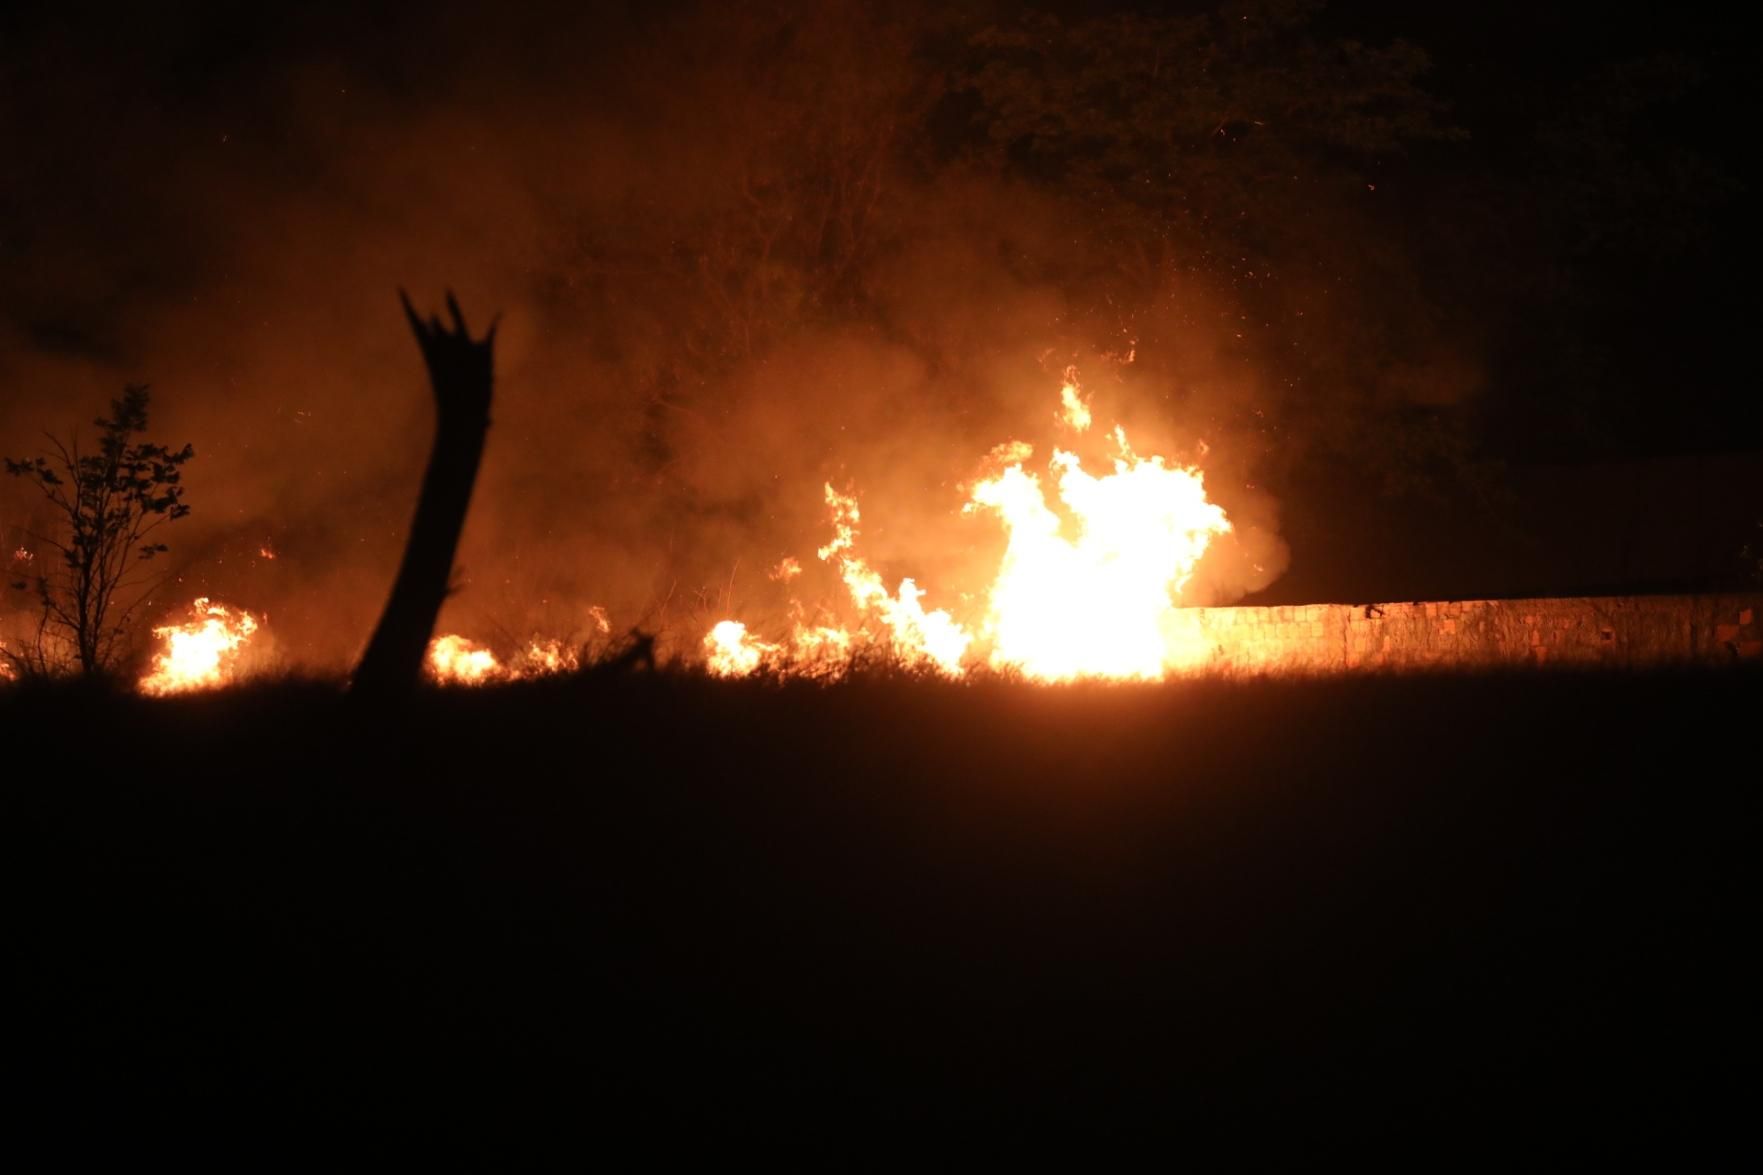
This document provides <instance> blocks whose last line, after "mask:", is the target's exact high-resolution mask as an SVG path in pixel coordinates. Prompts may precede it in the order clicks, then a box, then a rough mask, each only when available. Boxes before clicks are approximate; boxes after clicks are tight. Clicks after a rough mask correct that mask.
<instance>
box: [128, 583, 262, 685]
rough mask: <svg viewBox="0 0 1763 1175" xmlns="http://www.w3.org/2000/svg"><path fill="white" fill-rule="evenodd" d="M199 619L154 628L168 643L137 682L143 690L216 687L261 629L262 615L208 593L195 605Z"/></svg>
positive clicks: (193, 611) (230, 674) (155, 634)
mask: <svg viewBox="0 0 1763 1175" xmlns="http://www.w3.org/2000/svg"><path fill="white" fill-rule="evenodd" d="M190 611H191V612H192V614H193V615H194V617H195V619H193V620H191V621H189V622H188V623H186V624H166V625H161V626H160V627H158V628H155V629H154V630H153V635H154V636H156V637H158V638H159V639H160V641H161V642H162V643H163V648H162V649H161V650H160V652H159V653H158V654H156V655H155V656H154V658H153V670H152V672H150V673H148V674H147V675H146V676H145V677H143V678H141V680H140V681H139V682H137V683H136V684H137V687H138V688H139V689H140V690H141V692H142V693H148V694H173V693H183V692H185V691H188V690H199V689H212V688H214V687H215V686H218V685H223V684H225V683H226V682H227V681H229V680H230V679H231V678H232V676H233V669H234V666H235V663H236V662H237V660H238V657H239V652H240V650H241V649H242V648H243V647H244V645H245V643H246V642H247V641H249V640H250V639H251V636H252V634H253V633H255V632H256V631H257V619H256V617H254V616H252V615H251V614H250V613H249V612H239V613H237V614H236V615H235V614H234V613H232V612H230V611H228V610H227V608H226V607H224V606H223V605H220V604H213V603H210V602H209V601H208V599H207V598H206V597H204V598H202V599H199V600H197V601H196V602H195V603H194V604H192V605H190Z"/></svg>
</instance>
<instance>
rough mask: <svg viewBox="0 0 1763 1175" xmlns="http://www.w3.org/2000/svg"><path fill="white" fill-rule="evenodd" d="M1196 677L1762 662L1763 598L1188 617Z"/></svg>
mask: <svg viewBox="0 0 1763 1175" xmlns="http://www.w3.org/2000/svg"><path fill="white" fill-rule="evenodd" d="M1177 616H1178V619H1177V620H1176V621H1175V629H1174V631H1172V632H1171V634H1170V635H1171V637H1172V639H1173V640H1174V641H1175V647H1176V648H1178V649H1180V650H1182V652H1183V654H1184V656H1185V660H1186V663H1187V664H1188V665H1189V666H1190V667H1193V668H1207V669H1226V670H1242V671H1248V672H1257V671H1262V670H1269V671H1272V670H1278V671H1289V670H1300V671H1314V672H1330V673H1338V672H1341V671H1344V670H1376V669H1419V668H1445V667H1452V666H1465V665H1466V666H1491V665H1515V664H1530V665H1552V664H1575V665H1613V666H1645V665H1668V664H1686V663H1703V664H1710V663H1727V662H1735V661H1758V660H1763V592H1757V593H1747V594H1741V595H1719V596H1712V595H1710V596H1592V597H1582V598H1564V599H1534V600H1433V601H1425V602H1418V603H1409V604H1307V605H1298V606H1291V607H1277V608H1184V609H1181V610H1179V612H1178V613H1177Z"/></svg>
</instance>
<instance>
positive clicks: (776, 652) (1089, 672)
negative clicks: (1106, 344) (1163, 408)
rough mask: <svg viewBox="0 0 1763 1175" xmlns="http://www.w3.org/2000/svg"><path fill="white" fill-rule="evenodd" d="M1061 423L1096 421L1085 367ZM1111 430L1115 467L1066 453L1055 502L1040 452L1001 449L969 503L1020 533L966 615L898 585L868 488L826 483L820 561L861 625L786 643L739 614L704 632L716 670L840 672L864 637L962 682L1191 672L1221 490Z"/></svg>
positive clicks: (798, 629) (1013, 446)
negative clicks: (881, 549)
mask: <svg viewBox="0 0 1763 1175" xmlns="http://www.w3.org/2000/svg"><path fill="white" fill-rule="evenodd" d="M1057 419H1058V420H1059V422H1060V423H1061V424H1063V425H1064V426H1065V427H1067V428H1069V429H1071V430H1072V431H1074V432H1079V433H1081V432H1083V431H1085V430H1086V429H1088V428H1089V426H1090V423H1091V419H1092V417H1091V409H1090V406H1089V403H1088V402H1087V401H1086V400H1085V399H1084V397H1083V396H1082V394H1081V391H1080V389H1079V387H1078V385H1077V381H1076V378H1075V375H1074V373H1070V372H1068V373H1067V378H1066V381H1065V385H1064V387H1063V388H1062V389H1061V390H1060V411H1059V413H1058V415H1057ZM1111 439H1112V442H1113V449H1114V457H1113V469H1112V471H1111V472H1104V473H1092V472H1090V471H1089V470H1086V469H1085V468H1084V467H1083V462H1082V461H1081V460H1080V459H1079V458H1078V456H1077V455H1076V454H1075V453H1072V452H1068V451H1066V450H1064V449H1060V448H1055V449H1054V450H1053V454H1052V458H1051V460H1050V461H1049V462H1048V473H1049V475H1050V477H1051V480H1052V483H1053V488H1054V491H1055V494H1054V498H1055V501H1054V502H1049V500H1048V496H1047V493H1046V489H1045V487H1044V486H1043V483H1042V479H1041V478H1040V477H1039V476H1037V475H1036V474H1033V473H1030V472H1029V471H1028V469H1027V468H1026V463H1027V462H1028V461H1029V460H1030V459H1031V458H1032V457H1033V455H1034V450H1033V448H1032V447H1031V446H1029V445H1027V444H1025V443H1023V442H1020V441H1012V442H1009V443H1007V444H1004V445H1000V446H998V447H997V448H996V449H995V450H993V453H992V459H993V467H994V468H997V467H998V466H999V465H1002V467H1003V468H1002V471H1001V472H999V473H997V474H995V475H993V476H991V477H987V478H984V479H982V480H980V481H979V482H977V483H975V484H974V485H973V487H972V489H971V491H970V493H969V496H968V500H967V502H966V504H965V505H964V506H963V511H964V512H967V513H976V512H981V511H984V512H987V513H990V514H991V515H993V516H995V517H997V519H998V520H999V521H1000V522H1001V523H1002V524H1003V526H1004V530H1005V534H1006V537H1007V543H1006V547H1005V551H1004V555H1003V559H1002V562H1001V564H1000V565H999V567H998V570H997V573H996V575H995V576H994V577H993V579H992V582H991V584H990V586H989V588H988V589H987V590H986V592H985V594H984V604H983V607H981V608H980V609H979V610H978V611H977V613H976V614H975V615H973V616H971V617H970V618H968V620H967V621H966V622H963V621H960V620H957V619H956V618H955V617H954V616H953V615H952V614H951V613H950V612H949V611H947V610H945V609H935V610H926V609H925V607H924V605H923V603H922V601H923V600H924V599H925V597H926V592H925V591H924V590H923V589H921V588H920V587H919V586H918V585H917V583H916V582H914V581H913V580H912V579H909V578H908V579H902V580H901V581H900V585H899V587H898V588H897V589H896V590H894V591H892V592H890V591H889V590H888V588H887V585H886V584H885V583H884V582H883V581H882V578H881V576H880V575H879V574H877V573H876V572H875V571H874V570H873V569H872V568H871V567H870V566H869V565H868V563H866V562H865V561H864V560H863V559H862V557H861V556H859V555H858V553H857V534H858V523H859V522H860V520H861V514H860V511H859V508H858V504H857V499H856V497H855V496H854V495H851V494H843V493H840V492H838V491H837V490H835V489H834V488H833V487H832V486H830V485H829V486H827V487H826V503H827V507H828V510H829V511H830V514H831V521H832V527H833V538H832V540H831V541H830V542H829V543H827V544H826V545H825V546H823V547H821V548H820V551H819V555H820V558H821V559H822V561H824V562H827V563H830V564H832V565H833V566H834V567H835V568H836V569H837V570H838V572H839V575H840V578H841V579H842V580H843V581H844V585H845V589H846V591H847V593H848V594H849V596H850V599H851V603H852V604H853V605H854V606H855V609H856V612H857V614H858V616H859V618H860V619H859V622H858V624H857V627H856V629H855V630H854V631H853V630H849V629H843V628H825V627H821V628H809V627H807V626H806V625H804V624H802V623H800V622H798V623H797V624H796V626H795V629H794V631H793V632H792V634H791V635H790V637H789V638H788V639H787V640H785V641H780V642H769V641H765V640H762V639H760V638H758V637H755V636H754V635H752V634H751V633H749V632H748V630H747V627H746V625H744V624H742V623H741V622H739V621H736V620H724V621H722V622H721V623H720V624H718V625H716V627H715V628H713V629H712V630H711V632H710V634H709V635H708V636H707V637H706V638H705V642H704V643H705V653H706V661H707V664H708V667H709V669H710V671H711V672H713V673H716V674H718V675H722V676H745V675H748V674H752V673H756V672H760V671H761V670H769V671H771V672H775V673H779V674H786V675H796V674H812V675H815V676H825V675H828V674H829V673H830V674H831V675H834V676H836V675H837V673H838V672H840V671H841V670H842V667H843V666H844V665H846V664H848V663H849V661H850V657H851V654H852V650H853V649H854V648H856V647H859V646H869V647H874V646H880V647H881V648H882V649H884V650H885V651H886V652H887V653H888V654H890V655H891V656H892V658H893V659H894V660H895V661H896V662H898V663H900V664H903V665H905V666H908V667H916V668H927V669H931V670H934V671H936V672H939V673H942V674H946V675H948V676H952V677H954V676H960V675H962V674H963V673H964V672H966V671H967V670H968V669H969V668H972V667H974V666H976V665H982V664H983V665H989V666H991V667H993V668H995V669H1000V670H1005V671H1009V672H1015V673H1020V674H1022V675H1023V676H1025V677H1028V678H1030V679H1032V680H1036V681H1068V680H1071V679H1073V678H1078V677H1100V678H1111V679H1117V680H1157V679H1160V678H1162V677H1164V676H1166V675H1167V674H1168V673H1170V672H1173V671H1175V670H1178V669H1180V668H1183V667H1185V666H1187V665H1188V664H1190V663H1191V662H1192V660H1193V659H1194V657H1195V656H1196V655H1197V653H1196V652H1195V651H1194V650H1191V649H1190V647H1189V641H1188V639H1187V638H1185V637H1184V635H1183V634H1184V633H1185V632H1186V629H1185V628H1184V627H1183V626H1181V625H1179V623H1177V622H1176V621H1177V619H1178V617H1177V615H1176V607H1177V603H1176V601H1177V599H1178V598H1179V596H1180V593H1181V590H1182V588H1183V587H1184V586H1185V585H1186V584H1187V582H1188V580H1189V579H1190V578H1191V576H1192V575H1193V571H1194V567H1195V565H1196V564H1198V563H1199V561H1200V558H1201V556H1202V555H1204V554H1205V553H1206V549H1207V547H1208V546H1209V545H1210V543H1211V541H1212V540H1213V538H1215V537H1216V536H1218V535H1220V534H1223V533H1225V532H1227V531H1228V530H1230V521H1229V520H1228V519H1227V518H1226V517H1225V514H1224V511H1223V510H1222V509H1220V508H1219V507H1218V506H1217V505H1216V504H1215V503H1213V502H1212V501H1210V500H1209V499H1208V498H1207V497H1206V489H1205V481H1204V478H1203V477H1202V475H1201V473H1200V471H1199V470H1198V469H1194V468H1191V467H1187V466H1180V465H1170V464H1168V463H1166V462H1165V461H1164V459H1163V458H1162V457H1158V456H1151V457H1140V456H1138V455H1137V454H1135V453H1134V452H1133V450H1132V446H1131V445H1130V444H1129V443H1128V441H1127V437H1126V432H1125V430H1124V429H1122V428H1120V427H1118V426H1117V427H1116V428H1115V429H1114V430H1113V432H1112V434H1111ZM782 566H790V567H793V566H794V561H793V560H786V561H785V563H784V564H780V567H782ZM773 578H774V579H779V578H782V579H787V578H790V577H780V576H777V575H774V576H773ZM798 612H799V608H798Z"/></svg>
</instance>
